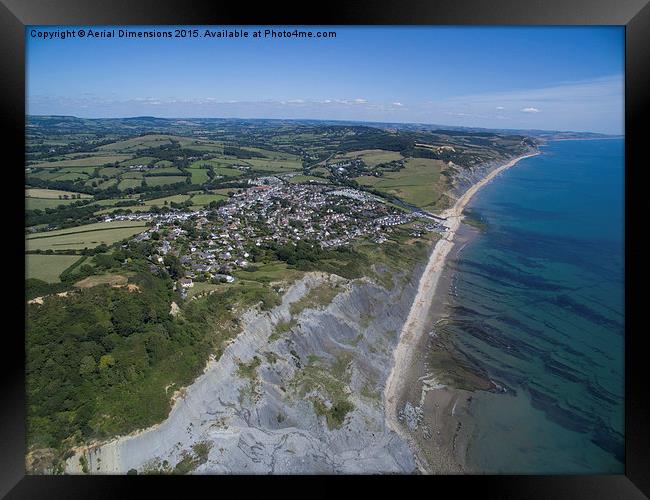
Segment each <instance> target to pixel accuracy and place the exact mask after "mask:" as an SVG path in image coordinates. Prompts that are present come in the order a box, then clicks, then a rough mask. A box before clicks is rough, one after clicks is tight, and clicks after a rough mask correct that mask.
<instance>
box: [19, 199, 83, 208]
mask: <svg viewBox="0 0 650 500" xmlns="http://www.w3.org/2000/svg"><path fill="white" fill-rule="evenodd" d="M75 201H79V200H59V199H54V198H25V205H26V207H27V210H45V209H46V208H56V207H58V206H59V205H70V204H71V203H74V202H75Z"/></svg>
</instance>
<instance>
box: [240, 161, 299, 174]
mask: <svg viewBox="0 0 650 500" xmlns="http://www.w3.org/2000/svg"><path fill="white" fill-rule="evenodd" d="M238 163H243V164H245V165H250V166H251V168H252V169H253V170H257V171H261V172H293V171H296V170H301V169H302V162H301V161H300V160H271V159H265V158H250V159H246V160H239V161H238Z"/></svg>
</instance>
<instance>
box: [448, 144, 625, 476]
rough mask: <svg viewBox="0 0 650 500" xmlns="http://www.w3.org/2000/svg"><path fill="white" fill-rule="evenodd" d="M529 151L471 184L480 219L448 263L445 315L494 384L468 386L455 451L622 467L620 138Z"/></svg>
mask: <svg viewBox="0 0 650 500" xmlns="http://www.w3.org/2000/svg"><path fill="white" fill-rule="evenodd" d="M541 151H542V154H541V155H539V156H536V157H533V158H529V159H525V160H523V161H521V162H519V163H518V164H517V165H516V166H515V167H513V168H511V169H509V170H507V171H506V172H504V173H503V174H501V175H500V176H498V177H497V178H496V179H495V180H494V181H493V182H491V183H490V184H488V185H487V186H485V187H484V188H483V189H482V190H481V191H479V193H477V195H476V196H475V198H474V199H473V200H472V202H471V204H470V205H469V209H470V210H471V211H472V213H473V214H474V216H477V217H478V218H480V219H481V220H482V221H483V222H484V223H485V224H486V228H485V229H484V230H483V231H481V232H480V233H479V234H478V235H477V236H475V237H474V238H473V239H471V241H470V242H469V243H468V244H467V245H466V246H465V248H463V249H462V251H461V252H460V253H459V255H458V258H457V260H456V261H455V262H454V263H453V264H452V265H453V266H454V267H455V269H456V270H455V272H454V277H453V279H452V286H451V289H450V293H451V298H450V301H451V305H450V315H451V316H450V318H451V321H450V322H449V323H448V324H447V325H446V326H445V328H446V329H449V330H450V333H452V335H450V338H452V339H453V342H454V347H455V349H457V350H459V351H460V352H461V353H462V354H463V355H464V357H466V359H468V360H469V361H470V363H472V364H474V365H475V366H476V367H478V368H480V370H481V371H482V372H484V373H487V375H488V377H489V378H490V379H491V380H492V381H494V382H495V383H496V384H498V386H500V387H501V388H502V389H501V390H496V391H491V392H490V391H477V392H476V393H475V397H474V398H473V401H472V404H471V407H470V411H471V415H472V420H473V422H474V423H475V424H476V427H475V428H474V431H473V434H472V436H471V439H470V446H469V448H468V464H470V465H471V466H472V467H473V468H476V469H477V470H480V471H484V472H488V473H537V474H544V473H560V474H561V473H622V472H623V470H624V440H623V436H624V210H623V203H624V184H623V183H624V157H623V152H624V148H623V140H622V139H612V140H589V141H555V142H549V143H548V144H547V145H545V146H542V148H541Z"/></svg>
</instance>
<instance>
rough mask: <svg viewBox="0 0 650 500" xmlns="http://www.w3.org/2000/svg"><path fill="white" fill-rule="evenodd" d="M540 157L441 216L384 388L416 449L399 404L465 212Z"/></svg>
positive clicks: (392, 415)
mask: <svg viewBox="0 0 650 500" xmlns="http://www.w3.org/2000/svg"><path fill="white" fill-rule="evenodd" d="M538 154H539V152H534V153H529V154H525V155H523V156H519V157H517V158H513V159H512V160H510V161H509V162H508V163H506V164H504V165H502V166H500V167H498V168H495V169H494V170H492V171H491V172H490V173H489V174H488V175H486V176H485V177H484V178H483V179H481V180H480V181H478V182H477V183H476V184H474V185H472V186H471V187H470V188H469V189H468V190H467V191H465V193H463V195H462V196H461V197H460V198H458V200H456V203H454V205H453V206H452V207H451V208H449V209H447V210H445V211H444V212H443V213H442V214H440V215H441V217H444V218H445V219H446V220H445V222H444V225H445V227H446V230H445V232H444V233H443V234H442V237H441V238H440V239H439V240H438V241H437V242H436V244H435V246H434V248H433V251H432V252H431V256H430V257H429V261H428V263H427V266H426V268H425V269H424V272H423V273H422V276H421V277H420V282H419V285H418V291H417V294H416V296H415V299H414V300H413V304H412V305H411V310H410V311H409V315H408V317H407V319H406V322H405V323H404V326H403V327H402V331H401V333H400V338H399V342H398V344H397V347H396V348H395V350H394V351H393V367H392V369H391V371H390V374H389V375H388V379H387V380H386V386H385V387H384V405H385V412H386V425H387V426H388V427H389V428H390V429H391V430H393V431H395V432H396V433H397V434H398V435H399V436H401V437H402V438H404V439H406V440H407V441H409V442H411V444H412V446H414V445H413V443H412V440H411V439H410V437H409V435H408V433H407V432H406V431H405V430H404V429H403V427H402V426H401V425H400V423H399V421H398V419H397V413H398V408H397V405H398V402H399V400H400V394H402V393H403V388H404V387H405V384H406V383H407V380H406V377H407V373H408V370H409V368H410V366H411V362H412V359H413V354H414V350H415V348H416V346H417V345H418V344H419V342H420V339H421V337H422V335H423V334H424V332H425V321H426V318H427V316H428V314H427V313H428V312H429V309H430V308H431V304H432V303H433V300H434V297H435V291H436V286H437V284H438V281H439V279H440V275H441V274H442V271H443V269H444V266H445V260H446V258H447V255H448V254H449V252H450V251H451V249H452V248H453V246H454V236H455V235H456V231H457V230H458V228H459V226H460V222H461V220H462V216H463V210H464V209H465V206H466V205H467V203H468V202H469V201H470V200H471V199H472V197H473V196H474V195H475V194H476V192H477V191H478V190H479V189H481V188H482V187H483V186H485V185H486V184H487V183H488V182H490V181H491V180H492V179H493V178H494V177H496V176H497V175H499V174H500V173H501V172H503V171H504V170H506V169H508V168H510V167H512V166H513V165H515V164H516V163H517V162H519V161H520V160H523V159H524V158H530V157H531V156H536V155H538ZM416 459H417V453H416ZM418 467H419V468H420V470H421V471H422V472H426V470H425V469H424V465H423V464H422V463H418Z"/></svg>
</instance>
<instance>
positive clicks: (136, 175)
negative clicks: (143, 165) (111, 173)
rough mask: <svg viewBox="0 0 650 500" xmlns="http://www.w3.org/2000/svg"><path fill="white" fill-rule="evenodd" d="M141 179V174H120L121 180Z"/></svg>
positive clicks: (142, 175)
mask: <svg viewBox="0 0 650 500" xmlns="http://www.w3.org/2000/svg"><path fill="white" fill-rule="evenodd" d="M143 177H144V174H143V173H142V172H126V173H124V174H122V179H142V178H143Z"/></svg>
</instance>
